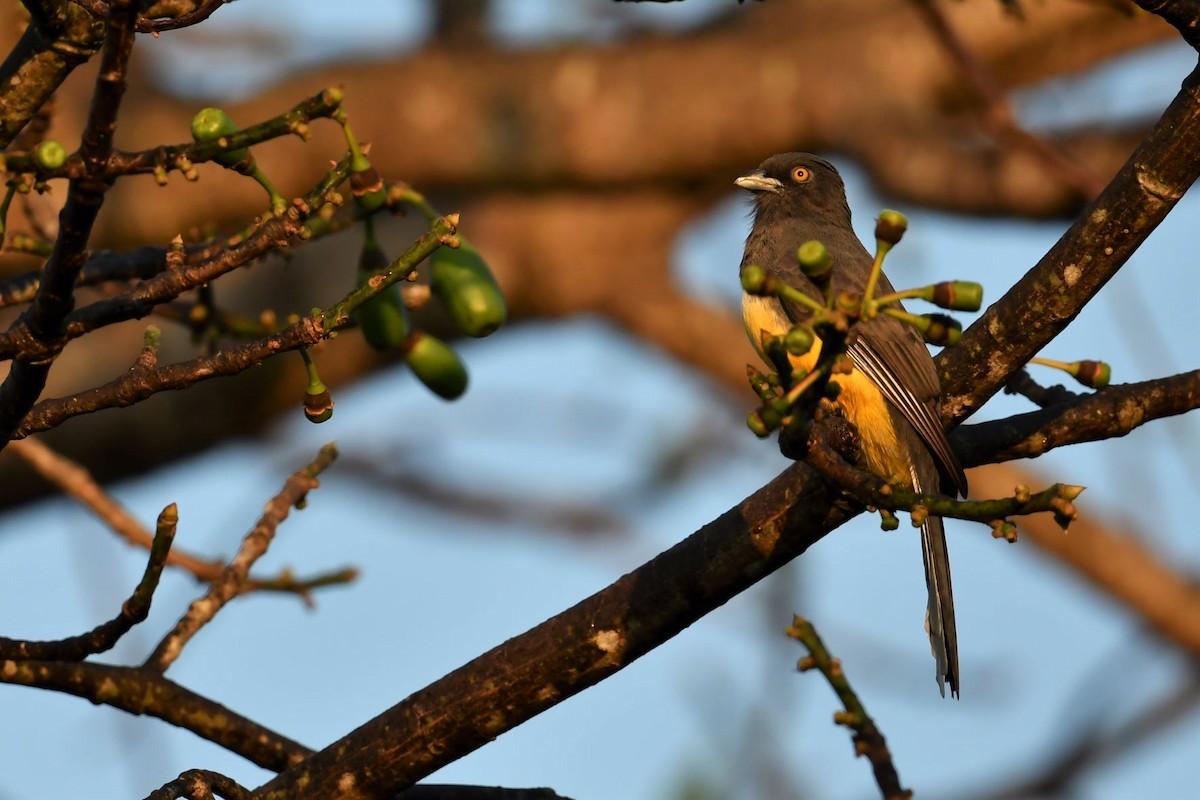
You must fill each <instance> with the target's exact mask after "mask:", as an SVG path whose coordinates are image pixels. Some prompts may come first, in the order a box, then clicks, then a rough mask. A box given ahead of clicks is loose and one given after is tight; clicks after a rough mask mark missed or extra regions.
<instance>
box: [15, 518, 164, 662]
mask: <svg viewBox="0 0 1200 800" xmlns="http://www.w3.org/2000/svg"><path fill="white" fill-rule="evenodd" d="M178 522H179V514H178V510H177V509H176V508H175V504H174V503H172V504H171V505H169V506H167V507H166V508H165V509H163V511H162V513H161V514H159V515H158V528H157V530H156V532H155V534H154V543H153V544H152V545H151V547H150V557H149V558H148V559H147V561H146V569H145V570H144V571H143V572H142V580H141V581H140V582H139V583H138V585H137V588H135V589H134V590H133V594H131V595H130V596H129V599H128V600H126V601H125V603H124V604H123V605H122V606H121V613H120V614H118V615H117V616H116V617H114V618H113V619H111V620H109V621H108V622H105V623H103V624H101V625H98V626H96V627H95V628H93V629H92V630H91V631H89V632H87V633H84V634H80V635H79V636H72V637H70V638H68V639H59V640H58V641H52V642H30V641H18V640H14V639H7V638H4V637H0V659H15V660H31V659H33V660H39V661H81V660H83V659H84V658H87V657H88V656H90V655H94V654H96V653H103V652H104V651H105V650H110V649H112V647H113V645H115V644H116V643H117V642H118V641H119V640H120V638H121V637H122V636H124V635H125V634H126V633H128V632H129V631H130V630H131V629H132V628H133V626H134V625H137V624H138V623H139V622H142V621H143V620H145V619H146V616H147V615H148V614H149V613H150V601H151V599H152V598H153V597H154V590H155V589H157V588H158V579H159V578H160V577H161V576H162V571H163V566H164V565H165V564H166V561H167V554H168V553H170V551H171V542H172V541H174V539H175V527H176V524H177V523H178Z"/></svg>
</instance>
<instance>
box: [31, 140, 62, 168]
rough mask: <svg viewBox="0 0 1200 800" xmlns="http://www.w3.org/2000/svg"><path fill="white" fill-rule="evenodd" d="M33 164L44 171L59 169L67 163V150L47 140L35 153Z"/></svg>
mask: <svg viewBox="0 0 1200 800" xmlns="http://www.w3.org/2000/svg"><path fill="white" fill-rule="evenodd" d="M33 163H35V164H37V165H38V166H39V167H41V168H42V169H58V168H59V167H61V166H62V165H63V164H65V163H67V149H66V148H65V147H63V146H62V145H61V144H59V143H58V142H56V141H54V140H52V139H47V140H46V141H44V142H42V143H41V144H39V145H38V146H37V149H35V150H34V151H33Z"/></svg>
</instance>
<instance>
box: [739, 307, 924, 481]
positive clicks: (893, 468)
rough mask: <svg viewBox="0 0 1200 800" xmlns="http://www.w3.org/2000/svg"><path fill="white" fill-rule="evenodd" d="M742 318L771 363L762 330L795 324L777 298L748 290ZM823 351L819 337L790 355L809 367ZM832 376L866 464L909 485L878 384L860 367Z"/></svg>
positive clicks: (774, 333) (760, 352)
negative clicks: (801, 352)
mask: <svg viewBox="0 0 1200 800" xmlns="http://www.w3.org/2000/svg"><path fill="white" fill-rule="evenodd" d="M742 320H743V322H744V323H745V326H746V333H747V335H748V336H749V337H750V343H751V344H752V345H754V349H755V350H756V351H757V352H758V355H759V357H760V358H762V360H763V362H764V363H766V364H768V365H770V363H771V362H770V360H769V359H768V358H767V356H766V353H764V352H763V349H762V338H761V332H762V331H764V330H765V331H767V332H768V334H769V335H772V336H779V335H782V334H785V333H787V332H788V330H790V329H791V327H792V323H791V321H790V320H789V319H788V318H787V316H786V315H785V314H784V313H783V309H782V308H781V307H780V305H779V302H778V301H777V300H775V299H774V298H768V297H754V296H753V295H748V294H743V295H742ZM820 354H821V339H820V337H818V338H817V340H816V342H814V343H813V346H812V349H811V350H809V351H808V352H807V353H805V354H804V355H802V356H790V359H791V362H792V365H793V367H797V368H802V369H805V370H810V369H812V368H813V365H815V364H816V363H817V358H818V357H820ZM830 380H831V381H834V382H835V383H837V384H838V386H839V387H840V388H841V392H840V393H839V394H838V399H837V402H838V405H840V406H841V407H842V409H843V410H844V411H845V414H846V419H848V420H850V422H851V423H853V424H854V427H855V428H857V429H858V434H859V437H860V439H861V442H862V457H863V460H864V461H865V462H866V465H867V468H868V469H870V470H871V472H874V473H875V474H876V475H879V476H880V477H882V478H884V479H885V480H888V481H894V482H899V483H902V484H904V485H908V484H909V483H910V482H911V480H912V478H911V476H910V473H909V466H910V465H909V461H908V459H907V458H906V457H905V455H904V449H903V447H902V446H901V444H900V442H899V440H898V438H897V436H896V420H895V417H894V416H893V413H894V412H893V411H892V408H891V406H890V405H889V404H888V402H887V400H885V399H884V397H883V393H882V392H880V391H879V387H877V386H876V385H875V384H874V383H872V382H871V380H870V379H869V378H867V377H866V376H865V375H863V374H862V372H860V371H859V370H857V369H855V370H852V371H851V372H850V373H849V374H847V375H834V376H833V377H831V378H830Z"/></svg>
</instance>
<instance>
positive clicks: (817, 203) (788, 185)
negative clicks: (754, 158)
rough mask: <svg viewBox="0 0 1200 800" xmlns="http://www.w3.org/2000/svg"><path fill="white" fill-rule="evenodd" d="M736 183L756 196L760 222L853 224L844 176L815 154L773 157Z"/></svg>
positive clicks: (782, 154) (755, 208)
mask: <svg viewBox="0 0 1200 800" xmlns="http://www.w3.org/2000/svg"><path fill="white" fill-rule="evenodd" d="M734 182H735V183H736V184H737V185H738V186H740V187H742V188H743V189H748V190H749V191H751V192H753V193H754V215H755V217H756V218H757V219H759V220H762V221H771V220H772V219H774V218H792V219H801V220H803V219H809V220H812V221H817V220H821V221H827V222H831V223H834V224H841V223H843V222H844V223H847V224H848V223H849V222H850V206H849V205H848V204H847V203H846V187H845V186H844V185H843V184H842V176H841V175H838V171H837V170H836V169H835V168H834V166H833V164H830V163H829V162H828V161H826V160H825V159H823V158H821V157H820V156H814V155H813V154H812V153H780V154H779V155H774V156H771V157H770V158H768V159H767V160H766V161H764V162H763V163H762V164H760V165H759V167H758V169H756V170H754V171H753V172H748V173H746V174H745V175H743V176H742V177H740V178H738V179H737V180H736V181H734Z"/></svg>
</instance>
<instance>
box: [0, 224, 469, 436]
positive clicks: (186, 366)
mask: <svg viewBox="0 0 1200 800" xmlns="http://www.w3.org/2000/svg"><path fill="white" fill-rule="evenodd" d="M456 222H457V216H456V215H453V214H451V215H450V216H449V217H446V218H443V219H442V220H439V221H438V222H437V224H435V225H434V228H433V230H431V231H429V232H428V233H426V234H425V235H423V236H421V237H420V238H418V239H417V241H415V242H414V243H413V244H412V246H410V247H409V248H408V249H407V250H406V251H405V252H404V253H403V254H402V255H401V256H400V257H399V258H397V259H396V260H395V261H394V262H392V264H391V265H390V266H389V267H388V269H387V270H386V271H385V273H384V274H385V275H386V278H385V280H381V281H370V282H368V283H367V284H365V285H364V286H360V287H358V288H356V289H354V290H353V291H351V292H350V293H349V294H347V295H346V296H345V297H343V298H342V299H341V300H339V301H338V302H336V303H334V304H333V305H332V306H330V307H329V308H326V309H318V310H317V311H316V313H315V314H314V315H313V316H311V317H304V318H303V319H301V320H300V321H298V322H297V323H295V324H294V325H290V326H288V327H287V328H284V329H283V330H282V331H280V332H278V333H276V334H272V335H271V336H267V337H264V338H262V339H258V340H256V341H253V342H248V343H245V344H240V345H234V346H230V347H227V348H224V349H222V350H219V351H218V352H216V353H214V354H213V355H211V356H201V357H199V358H194V359H191V360H190V361H183V362H179V363H177V364H170V365H167V366H155V367H153V368H149V369H142V370H130V371H128V372H126V373H125V374H124V375H122V376H121V377H119V378H116V379H114V380H111V381H109V382H108V383H106V384H104V385H102V386H97V387H95V388H93V389H88V390H87V391H84V392H80V393H78V394H75V395H71V396H70V397H64V398H59V399H56V400H43V401H42V402H40V403H38V404H37V405H36V406H34V407H33V409H32V410H31V411H30V412H29V414H28V415H27V416H26V418H25V422H24V424H23V425H22V426H21V429H20V432H19V435H20V436H28V435H29V434H31V433H37V432H39V431H46V430H50V429H51V428H54V427H57V426H58V425H60V424H61V423H62V422H63V421H64V420H66V419H69V418H71V417H75V416H78V415H80V414H90V413H92V412H95V411H99V410H101V409H104V408H124V407H127V406H131V405H134V404H136V403H140V402H141V401H142V400H145V399H146V398H147V397H150V396H152V395H155V394H157V393H158V392H163V391H170V390H173V389H184V388H187V387H188V386H192V385H194V384H197V383H200V382H201V381H206V380H209V379H211V378H219V377H224V376H227V375H236V374H238V373H239V372H243V371H245V370H247V369H250V368H251V367H256V366H258V365H259V364H261V363H262V362H263V361H264V360H266V359H267V358H270V357H271V356H274V355H277V354H278V353H281V352H284V351H287V350H297V349H299V348H301V347H311V346H313V345H315V344H316V343H317V342H319V341H321V340H322V339H325V338H327V337H328V336H329V335H330V334H331V333H332V332H334V331H336V330H338V329H339V328H342V327H345V326H346V325H348V324H350V315H351V314H352V313H353V312H354V310H355V309H356V308H358V307H359V306H361V305H362V304H363V303H365V302H366V301H367V300H369V299H371V297H373V296H375V295H376V294H378V293H379V292H381V291H384V290H385V289H386V288H387V287H388V286H389V285H391V284H392V283H395V282H396V281H399V280H401V279H403V278H404V277H405V276H407V275H409V274H411V272H412V270H414V269H415V268H416V266H417V265H418V264H419V263H420V262H421V261H422V260H424V259H425V258H426V257H427V256H428V255H429V254H430V253H432V252H433V251H434V250H436V249H437V248H438V247H441V246H442V242H443V241H444V240H445V238H446V237H447V236H449V235H450V234H452V233H453V232H454V230H455V225H456ZM0 338H2V337H0Z"/></svg>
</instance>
